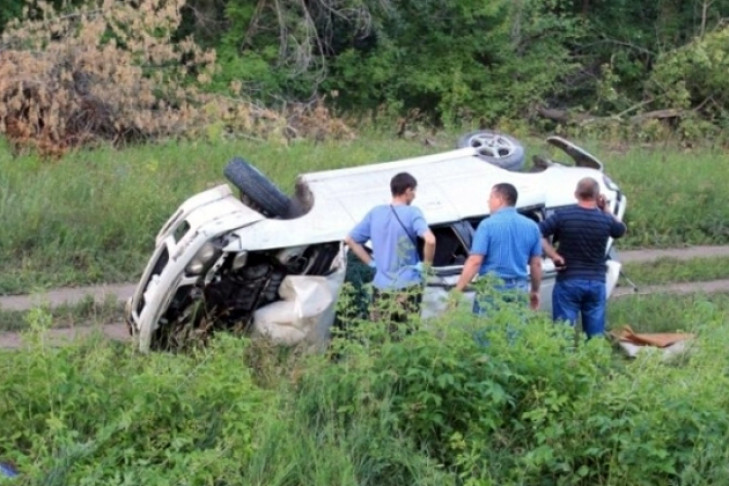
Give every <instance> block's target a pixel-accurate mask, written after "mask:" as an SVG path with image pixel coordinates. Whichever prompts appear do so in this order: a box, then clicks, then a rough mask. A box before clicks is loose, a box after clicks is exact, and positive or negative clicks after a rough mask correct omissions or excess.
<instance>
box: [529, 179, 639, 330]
mask: <svg viewBox="0 0 729 486" xmlns="http://www.w3.org/2000/svg"><path fill="white" fill-rule="evenodd" d="M575 197H576V198H577V204H576V205H574V206H569V207H567V208H564V209H562V210H559V211H557V212H556V213H554V214H553V215H552V216H550V217H549V218H547V219H546V220H544V221H542V222H541V223H540V225H539V229H540V230H541V232H542V236H543V237H544V238H543V239H542V244H543V246H544V252H545V253H546V254H547V256H549V257H550V258H551V259H552V260H553V261H554V264H555V266H556V267H557V270H558V273H557V282H556V283H555V285H554V291H553V292H552V317H553V319H554V320H555V321H568V322H569V323H570V324H571V325H572V326H574V325H575V323H576V322H577V317H578V315H579V314H580V313H581V314H582V328H583V330H584V331H585V333H586V334H587V337H588V338H591V337H594V336H599V335H601V334H603V333H604V332H605V299H606V296H605V274H606V266H605V259H606V257H605V250H606V247H607V242H608V238H610V237H612V238H620V237H621V236H623V235H624V234H625V231H626V227H625V224H623V222H622V221H620V220H619V219H618V218H617V217H616V216H614V215H613V214H612V213H611V212H610V208H609V207H608V205H607V204H606V201H605V197H604V196H602V195H601V194H600V185H599V184H598V183H597V181H596V180H595V179H592V178H590V177H585V178H584V179H581V180H580V181H579V182H578V183H577V190H576V191H575ZM552 235H554V239H555V240H556V241H557V242H558V248H559V251H557V250H555V249H554V247H553V246H552V245H551V244H550V243H549V240H548V239H547V238H548V237H549V236H552Z"/></svg>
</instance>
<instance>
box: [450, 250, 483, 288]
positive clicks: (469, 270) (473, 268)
mask: <svg viewBox="0 0 729 486" xmlns="http://www.w3.org/2000/svg"><path fill="white" fill-rule="evenodd" d="M483 257H484V256H483V255H476V254H471V255H470V256H469V257H468V258H467V259H466V263H464V264H463V270H462V271H461V275H460V277H458V283H457V284H456V290H458V291H460V292H463V289H465V288H466V286H467V285H468V284H469V283H471V280H473V277H475V276H476V274H477V273H478V269H479V268H481V264H482V263H483Z"/></svg>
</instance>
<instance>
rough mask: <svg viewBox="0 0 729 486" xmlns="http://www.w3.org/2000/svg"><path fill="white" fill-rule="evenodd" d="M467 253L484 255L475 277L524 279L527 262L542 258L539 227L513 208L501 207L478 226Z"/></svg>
mask: <svg viewBox="0 0 729 486" xmlns="http://www.w3.org/2000/svg"><path fill="white" fill-rule="evenodd" d="M471 254H473V255H483V256H484V259H483V263H482V264H481V268H480V269H479V271H478V274H479V275H485V274H487V273H492V274H494V275H496V276H497V277H500V278H503V279H507V278H508V279H516V278H520V279H526V278H527V275H528V273H527V266H528V265H529V260H530V259H531V258H532V257H535V256H542V235H541V234H540V232H539V226H538V225H537V223H535V222H534V221H532V220H531V219H529V218H527V217H526V216H522V215H521V214H519V213H518V212H517V210H516V208H513V207H508V206H507V207H504V208H501V209H499V210H498V211H496V212H495V213H494V214H492V215H491V216H490V217H489V218H486V219H484V220H483V221H481V223H479V225H478V228H476V234H475V235H474V237H473V243H472V244H471Z"/></svg>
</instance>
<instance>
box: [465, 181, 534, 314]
mask: <svg viewBox="0 0 729 486" xmlns="http://www.w3.org/2000/svg"><path fill="white" fill-rule="evenodd" d="M517 197H518V193H517V191H516V188H515V187H514V186H513V185H511V184H508V183H502V184H496V185H495V186H494V187H493V188H492V189H491V194H490V195H489V210H490V213H491V214H490V216H489V217H488V218H486V219H484V220H483V221H481V223H479V225H478V228H476V234H475V235H474V237H473V243H472V244H471V252H470V254H469V256H468V259H467V260H466V262H465V263H464V265H463V271H462V272H461V276H460V277H459V279H458V283H457V284H456V290H458V291H463V289H465V288H466V286H467V285H468V284H469V283H470V282H471V280H473V278H474V277H475V276H476V274H478V275H486V274H491V275H494V276H495V277H498V278H499V279H500V280H501V282H500V283H499V285H498V286H497V289H498V290H502V291H512V292H513V291H518V292H523V293H524V294H526V293H527V292H529V304H530V306H531V308H532V309H537V307H539V285H540V284H541V281H542V245H541V235H540V234H539V227H538V226H537V224H536V223H535V222H534V221H532V220H531V219H529V218H527V217H526V216H522V215H521V214H519V213H518V212H517V211H516V208H515V206H516V199H517ZM527 265H528V266H529V275H527ZM527 277H529V278H530V279H531V289H530V288H529V284H528V282H527ZM481 300H482V299H481V298H480V296H478V295H477V296H476V299H475V300H474V303H473V312H474V313H475V314H482V313H483V309H482V305H481Z"/></svg>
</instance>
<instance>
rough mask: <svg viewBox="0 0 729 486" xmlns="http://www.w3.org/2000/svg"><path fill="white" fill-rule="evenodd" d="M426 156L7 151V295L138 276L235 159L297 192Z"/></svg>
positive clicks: (382, 145) (319, 150) (373, 147)
mask: <svg viewBox="0 0 729 486" xmlns="http://www.w3.org/2000/svg"><path fill="white" fill-rule="evenodd" d="M431 150H432V149H431ZM426 152H427V150H426V148H425V147H424V146H423V145H422V144H420V145H419V144H416V143H412V142H410V143H408V142H404V141H398V140H383V139H382V138H377V137H370V138H365V139H361V140H357V141H354V142H349V143H338V144H333V143H328V144H314V143H308V142H302V143H298V144H293V145H291V146H290V147H286V146H282V145H280V144H263V143H256V142H252V141H237V142H227V143H218V144H211V143H184V144H176V143H170V144H167V145H150V146H143V147H134V148H130V149H127V150H124V151H115V150H111V149H100V150H95V151H82V152H78V153H72V154H69V155H68V156H66V157H65V158H64V159H62V160H60V161H55V162H42V161H40V160H38V159H37V158H35V157H30V156H28V157H20V158H17V159H13V158H11V157H10V154H9V152H8V151H7V150H4V151H3V150H0V221H2V225H0V293H22V292H29V291H32V290H33V289H36V288H43V287H48V286H59V285H81V284H85V283H98V282H123V281H129V280H132V279H135V278H136V277H138V276H139V275H140V273H141V272H142V270H143V269H144V265H145V264H146V259H147V258H148V256H149V254H150V252H151V251H152V249H153V247H154V246H153V245H154V237H155V235H156V234H157V231H159V228H160V227H161V225H162V224H163V223H164V221H166V220H167V218H168V217H169V216H170V215H171V214H172V212H173V211H174V209H175V208H176V207H177V206H178V205H179V204H180V203H182V202H183V201H184V200H185V199H186V198H188V197H190V196H192V195H194V194H195V193H197V192H199V191H202V190H204V189H206V188H209V187H211V186H214V185H217V184H221V183H224V182H225V179H224V177H223V168H224V167H225V164H226V163H227V161H228V160H229V159H230V158H232V157H233V156H236V155H238V156H242V157H244V158H246V159H248V160H249V161H250V162H252V163H253V164H255V165H256V166H257V167H259V168H260V169H261V170H262V171H263V172H265V173H266V174H268V175H269V176H270V177H271V178H272V179H273V180H274V181H276V182H277V183H279V184H280V185H281V187H282V188H284V189H287V190H290V189H291V188H293V182H294V180H295V178H296V175H297V174H299V173H300V172H306V171H313V170H324V169H331V168H337V167H345V166H349V165H357V164H363V163H367V162H373V161H387V160H394V159H398V158H402V157H406V156H412V155H418V154H423V153H426Z"/></svg>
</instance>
